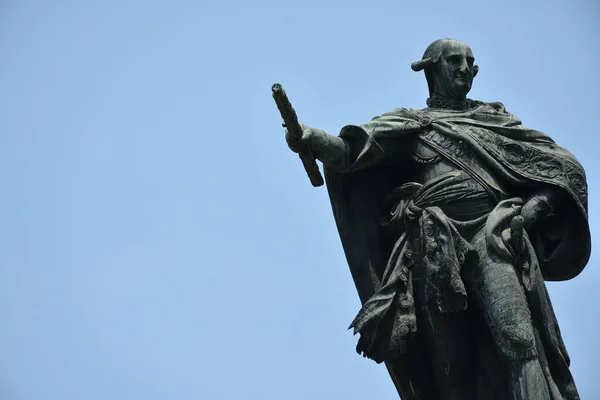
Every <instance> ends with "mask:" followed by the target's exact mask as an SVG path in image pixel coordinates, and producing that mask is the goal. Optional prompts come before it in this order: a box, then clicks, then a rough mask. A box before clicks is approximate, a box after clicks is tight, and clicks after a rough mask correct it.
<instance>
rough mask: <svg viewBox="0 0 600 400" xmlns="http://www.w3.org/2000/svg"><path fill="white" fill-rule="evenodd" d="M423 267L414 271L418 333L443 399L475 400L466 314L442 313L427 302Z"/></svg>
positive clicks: (418, 267)
mask: <svg viewBox="0 0 600 400" xmlns="http://www.w3.org/2000/svg"><path fill="white" fill-rule="evenodd" d="M421 272H422V271H421V267H420V266H417V267H416V268H413V279H414V284H415V296H416V299H415V303H416V306H417V307H416V312H417V324H418V332H419V334H420V335H422V336H421V340H422V341H423V344H424V347H425V349H426V351H427V356H428V359H429V366H430V369H431V372H432V374H433V377H434V379H435V383H436V386H437V387H438V389H439V399H441V400H471V399H475V387H474V385H473V384H472V382H471V381H470V380H469V379H468V378H469V377H468V376H467V374H468V368H469V361H470V360H469V358H470V357H469V343H468V336H467V321H466V314H465V313H464V312H461V313H451V314H442V313H440V311H439V310H438V309H437V308H436V307H434V306H432V305H428V304H426V303H425V301H424V280H423V276H422V274H421Z"/></svg>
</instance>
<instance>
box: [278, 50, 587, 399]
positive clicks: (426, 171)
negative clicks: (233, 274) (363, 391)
mask: <svg viewBox="0 0 600 400" xmlns="http://www.w3.org/2000/svg"><path fill="white" fill-rule="evenodd" d="M412 69H413V70H415V71H421V70H423V71H424V72H425V77H426V79H427V83H428V86H429V98H428V99H427V106H428V107H427V108H425V109H423V110H412V109H404V108H401V109H397V110H394V111H392V112H390V113H387V114H383V115H381V116H379V117H376V118H374V119H373V120H371V121H370V122H368V123H366V124H364V125H361V126H345V127H344V128H343V129H342V130H341V133H340V135H339V136H332V135H329V134H327V133H325V132H323V131H322V130H318V129H314V128H310V127H308V126H305V125H301V126H300V125H299V124H298V125H295V128H294V129H292V127H291V125H290V124H297V120H295V118H296V116H295V113H292V114H293V118H291V119H290V115H291V114H290V110H291V111H292V112H293V108H291V105H289V107H288V108H287V109H285V107H284V106H283V105H284V103H285V102H282V89H281V88H280V87H277V86H274V96H276V99H277V98H279V101H278V105H279V106H280V110H281V111H282V115H283V116H284V118H286V124H287V126H288V128H289V129H288V130H286V138H287V142H288V145H289V147H290V148H291V149H292V150H293V151H295V152H298V153H300V154H301V156H302V158H303V161H304V162H305V166H306V168H307V170H310V171H311V180H312V181H313V184H318V183H319V179H318V176H317V175H318V169H317V171H316V173H315V169H314V165H313V163H314V158H316V159H318V160H320V161H321V162H322V163H323V165H324V173H325V181H326V183H327V189H328V192H329V196H330V199H331V204H332V208H333V213H334V216H335V220H336V223H337V227H338V230H339V233H340V238H341V241H342V245H343V246H344V250H345V254H346V258H347V261H348V264H349V266H350V270H351V272H352V276H353V278H354V282H355V284H356V288H357V291H358V294H359V296H360V299H361V303H362V309H361V310H360V311H359V312H358V315H357V316H356V318H355V319H354V321H353V322H352V324H351V325H350V327H351V328H352V329H353V330H354V333H355V334H356V333H359V334H360V338H359V340H358V345H357V351H358V352H359V353H360V354H363V355H364V356H365V357H368V358H371V359H373V360H375V361H376V362H377V363H385V365H386V366H387V369H388V371H389V373H390V375H391V377H392V379H393V381H394V384H395V386H396V388H397V389H398V392H399V395H400V397H401V398H402V399H405V400H417V399H421V400H423V399H461V400H464V399H467V400H468V399H485V400H493V399H498V400H500V399H529V400H531V399H536V400H538V399H539V400H545V399H553V400H558V399H579V396H578V393H577V389H576V387H575V383H574V381H573V377H572V376H571V373H570V371H569V356H568V354H567V351H566V348H565V345H564V343H563V341H562V338H561V335H560V330H559V328H558V323H557V321H556V317H555V315H554V312H553V309H552V305H551V302H550V298H549V296H548V292H547V290H546V286H545V283H544V280H549V281H562V280H567V279H571V278H573V277H575V276H576V275H577V274H579V273H580V272H581V270H582V269H583V268H584V267H585V265H586V263H587V261H588V259H589V255H590V232H589V226H588V222H587V184H586V178H585V172H584V170H583V167H582V166H581V165H580V164H579V163H578V162H577V160H576V159H575V157H574V156H573V155H571V154H570V153H569V152H568V151H567V150H565V149H563V148H562V147H560V146H559V145H557V144H556V143H555V142H554V141H553V140H552V139H551V138H550V137H548V136H547V135H546V134H544V133H542V132H539V131H536V130H533V129H529V128H526V127H524V126H523V125H522V124H521V121H520V120H519V119H518V118H516V117H515V116H514V115H511V114H510V113H508V112H507V111H506V109H505V108H504V106H503V105H502V104H501V103H497V102H494V103H486V102H482V101H475V100H471V99H469V98H467V93H468V92H469V91H470V89H471V84H472V81H473V78H474V77H475V76H476V75H477V72H478V67H477V66H476V65H474V58H473V54H472V52H471V49H470V48H469V47H468V46H467V45H465V44H464V43H462V42H460V41H458V40H454V39H440V40H437V41H435V42H433V43H432V44H431V45H430V46H429V47H428V48H427V50H426V51H425V54H424V55H423V58H422V60H420V61H417V62H415V63H413V64H412ZM283 97H285V93H283ZM285 100H287V98H285ZM294 120H295V122H294ZM299 131H301V132H300V133H299ZM313 157H314V158H313ZM315 174H317V175H315Z"/></svg>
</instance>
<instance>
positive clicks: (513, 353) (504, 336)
mask: <svg viewBox="0 0 600 400" xmlns="http://www.w3.org/2000/svg"><path fill="white" fill-rule="evenodd" d="M496 333H497V338H496V339H497V341H498V347H499V349H500V351H502V353H504V354H505V355H506V356H507V357H508V358H509V360H522V359H525V358H529V357H532V356H535V355H537V352H536V347H535V334H534V333H533V327H532V326H531V323H529V321H511V322H510V323H505V324H503V325H502V326H499V327H498V329H497V332H496Z"/></svg>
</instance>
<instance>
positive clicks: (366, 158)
mask: <svg viewBox="0 0 600 400" xmlns="http://www.w3.org/2000/svg"><path fill="white" fill-rule="evenodd" d="M406 111H407V110H405V109H400V110H396V111H393V112H391V113H388V114H384V115H381V116H379V117H375V118H373V119H372V120H371V121H369V122H367V123H366V124H363V125H360V126H359V125H346V126H345V127H344V128H342V131H341V133H340V137H341V138H342V139H344V140H345V141H346V142H347V143H348V145H349V148H350V151H349V160H348V163H347V166H346V167H345V168H344V171H343V172H352V171H356V170H359V169H364V168H367V167H369V166H372V165H375V164H386V165H394V164H395V163H396V162H399V161H402V160H403V159H405V156H406V155H407V154H408V153H407V151H406V150H407V149H408V146H407V143H408V141H409V140H410V139H411V138H412V136H413V135H411V134H414V133H416V132H418V131H419V130H420V129H421V125H420V124H419V123H418V122H417V121H415V120H414V119H410V118H408V117H407V115H406Z"/></svg>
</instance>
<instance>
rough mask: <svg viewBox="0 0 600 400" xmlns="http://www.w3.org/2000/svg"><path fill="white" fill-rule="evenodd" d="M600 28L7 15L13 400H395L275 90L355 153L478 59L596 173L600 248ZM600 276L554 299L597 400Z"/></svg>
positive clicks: (51, 6) (575, 14)
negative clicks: (423, 62) (430, 55)
mask: <svg viewBox="0 0 600 400" xmlns="http://www.w3.org/2000/svg"><path fill="white" fill-rule="evenodd" d="M367 3H368V4H369V5H367ZM492 4H493V5H492ZM599 18H600V6H598V3H597V2H596V1H594V0H589V1H555V2H545V1H544V2H541V1H540V2H537V3H534V2H528V1H525V2H522V1H502V2H500V1H496V2H471V3H465V2H442V1H439V2H427V1H423V2H420V1H410V2H408V1H397V0H396V1H391V0H387V1H383V0H379V1H375V0H373V1H370V2H365V1H348V0H344V1H342V0H335V1H327V2H325V1H317V0H303V1H288V0H282V1H260V0H258V1H230V0H222V1H175V0H171V1H133V0H131V1H111V0H103V1H84V0H81V1H28V0H12V1H11V0H0V60H1V61H0V132H1V135H0V141H1V142H0V186H1V188H2V196H0V243H2V245H1V247H0V248H1V251H0V398H1V399H3V400H107V399H111V400H113V399H114V400H121V399H122V400H131V399H144V400H158V399H161V400H162V399H202V400H220V399H249V400H259V399H260V400H269V399H286V400H295V399H328V400H330V399H348V400H351V399H365V398H374V399H381V400H383V399H396V398H397V395H396V393H395V389H394V388H393V385H392V383H391V381H390V379H389V377H388V376H387V373H386V371H385V369H384V368H383V367H382V366H378V365H376V364H375V363H373V362H372V361H369V360H366V359H363V358H361V357H360V356H358V355H357V354H356V353H355V351H354V347H355V344H356V338H355V337H353V336H352V334H351V332H350V331H347V330H346V327H347V326H348V324H349V323H350V321H351V320H352V319H353V317H354V316H355V314H356V312H357V311H358V308H359V301H358V297H357V295H356V293H355V289H354V286H353V283H352V280H351V277H350V273H349V271H348V268H347V266H346V262H345V258H344V256H343V252H342V247H341V244H340V241H339V238H338V235H337V231H336V228H335V224H334V220H333V217H332V215H331V210H330V206H329V200H328V198H327V194H326V191H325V189H323V188H320V189H315V188H312V187H311V186H310V184H309V181H308V179H307V178H306V175H305V173H304V171H303V169H302V166H301V164H300V162H299V160H298V158H297V156H296V155H294V154H293V153H291V152H290V151H288V149H287V147H286V144H285V142H284V138H283V130H282V128H281V125H280V124H281V121H280V117H279V115H278V112H277V109H276V108H275V105H274V103H273V100H272V98H271V94H270V87H271V84H273V83H274V82H281V83H282V84H283V85H284V87H285V88H286V90H287V92H288V95H289V96H290V99H291V101H292V102H293V104H294V106H295V107H296V109H297V111H298V115H299V117H300V120H301V122H303V123H306V124H308V125H311V126H315V127H319V128H322V129H324V130H326V131H327V132H329V133H333V134H337V132H338V131H339V129H340V128H341V127H342V126H343V125H346V124H359V123H363V122H366V121H368V120H369V119H370V118H371V117H373V116H375V115H379V114H381V113H384V112H387V111H390V110H392V109H394V108H397V107H410V108H422V107H424V106H425V98H426V97H427V87H426V83H425V79H424V76H423V74H422V73H414V72H412V71H411V69H410V63H411V62H412V61H415V60H417V59H419V58H420V57H421V55H422V54H423V51H424V50H425V48H426V47H427V45H428V44H429V43H430V42H432V41H433V40H435V39H438V38H440V37H455V38H458V39H461V40H463V41H465V42H466V43H468V44H469V45H470V46H471V47H472V49H473V52H474V54H475V57H476V63H477V64H478V65H479V66H480V73H479V75H478V76H477V78H476V79H475V83H474V88H473V91H472V92H471V97H473V98H476V99H480V100H484V101H502V102H504V104H505V105H506V107H507V109H508V110H509V111H510V112H512V113H514V114H516V115H517V116H519V117H520V118H521V119H523V121H524V123H525V124H526V125H527V126H530V127H532V128H536V129H539V130H542V131H545V132H546V133H548V134H550V135H551V136H552V137H553V138H554V139H555V140H556V141H557V142H559V143H560V144H561V145H563V146H565V147H566V148H568V149H569V150H571V151H572V152H573V153H574V154H575V155H576V156H577V157H578V158H579V160H580V161H581V162H582V164H583V165H584V167H585V168H586V170H587V172H588V182H589V185H590V221H591V229H592V236H593V239H592V240H593V245H594V248H596V249H597V248H598V246H597V244H598V238H599V237H600V236H599V235H600V232H599V229H600V220H598V215H599V214H598V209H599V207H600V205H599V204H598V200H597V199H598V194H599V191H600V172H599V171H600V169H599V166H600V159H599V157H598V151H599V150H598V149H599V148H600V147H599V146H600V142H599V140H598V134H599V132H598V130H599V129H598V125H599V124H598V120H596V117H597V116H598V114H599V112H600V100H599V98H598V93H600V83H599V80H598V75H597V74H598V65H599V62H600V57H599V53H600V51H599V39H598V38H599V37H600V32H599V28H598V23H597V21H598V20H599ZM599 257H600V255H598V253H597V252H594V253H593V255H592V258H591V260H590V262H589V265H588V267H587V269H586V270H584V272H583V273H582V274H581V275H580V276H579V277H577V278H576V279H574V280H572V281H569V282H563V283H554V284H550V285H549V287H550V292H551V296H552V300H553V302H554V305H555V309H556V312H557V315H558V319H559V322H560V326H561V329H562V332H563V336H564V339H565V341H566V344H567V347H568V349H569V352H570V354H571V357H572V372H573V374H574V375H575V379H576V382H577V384H578V386H579V390H580V393H581V395H582V398H584V399H593V398H595V397H596V396H597V395H598V393H599V392H600V382H599V380H598V372H597V371H598V369H597V362H598V356H599V355H600V344H599V341H598V339H597V337H598V330H599V328H600V326H599V324H600V323H599V322H598V319H599V316H600V312H599V311H598V304H599V303H600V290H599V289H598V286H599V285H600V270H599V269H598V265H597V264H598V260H599Z"/></svg>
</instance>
